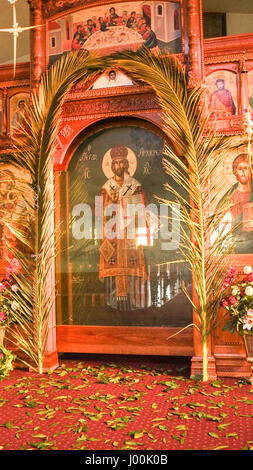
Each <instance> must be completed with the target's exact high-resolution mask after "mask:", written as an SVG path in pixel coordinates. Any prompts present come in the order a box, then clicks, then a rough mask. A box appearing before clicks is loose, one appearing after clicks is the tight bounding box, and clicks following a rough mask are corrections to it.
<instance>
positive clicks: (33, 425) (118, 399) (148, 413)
mask: <svg viewBox="0 0 253 470" xmlns="http://www.w3.org/2000/svg"><path fill="white" fill-rule="evenodd" d="M189 374H190V360H189V359H188V358H158V357H155V358H146V357H145V358H144V357H130V358H127V357H124V356H120V357H119V356H117V357H115V356H106V357H103V356H93V357H91V356H87V355H83V356H81V357H76V356H75V357H72V358H71V357H70V356H69V357H67V358H62V359H61V361H60V367H59V368H58V369H56V370H55V371H54V372H53V373H49V374H44V375H39V374H36V373H34V372H28V371H25V370H18V369H16V370H14V371H13V372H12V373H11V374H10V376H9V377H8V378H6V379H4V380H3V381H2V382H0V449H2V450H27V449H31V450H79V449H81V450H124V449H125V450H138V451H139V450H186V449H187V450H209V451H210V450H219V449H220V450H252V449H253V419H252V418H253V409H252V404H253V395H252V393H253V387H251V386H250V385H249V384H248V383H247V382H246V381H245V380H243V379H240V380H238V379H232V378H231V379H230V378H225V379H220V380H216V381H212V382H209V383H203V382H200V381H194V380H192V379H190V378H189Z"/></svg>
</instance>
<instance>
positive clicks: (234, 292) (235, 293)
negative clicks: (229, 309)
mask: <svg viewBox="0 0 253 470" xmlns="http://www.w3.org/2000/svg"><path fill="white" fill-rule="evenodd" d="M239 292H240V289H239V287H238V286H232V295H237V294H239Z"/></svg>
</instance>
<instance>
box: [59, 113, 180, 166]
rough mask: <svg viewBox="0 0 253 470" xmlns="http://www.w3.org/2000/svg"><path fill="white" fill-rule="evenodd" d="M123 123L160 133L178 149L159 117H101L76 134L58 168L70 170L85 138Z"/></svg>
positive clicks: (169, 143) (167, 142)
mask: <svg viewBox="0 0 253 470" xmlns="http://www.w3.org/2000/svg"><path fill="white" fill-rule="evenodd" d="M122 124H124V125H126V126H136V127H138V126H140V127H143V128H145V129H149V130H150V131H153V132H154V133H155V134H157V135H159V136H160V137H161V138H162V139H163V140H164V141H165V142H166V144H167V145H169V146H171V147H172V148H173V151H176V149H175V146H174V145H173V143H172V142H171V141H170V139H169V136H168V135H167V134H166V133H165V131H164V130H163V123H162V120H161V119H157V120H156V122H154V120H151V118H147V117H145V116H144V115H140V116H138V117H137V116H126V115H119V116H113V117H111V118H100V119H98V120H96V121H93V122H92V123H90V122H89V123H88V124H87V126H85V127H83V129H82V130H81V131H80V132H79V133H78V134H77V135H75V137H74V138H73V140H72V141H71V142H70V144H69V146H68V148H67V150H66V152H65V154H64V158H63V160H62V161H61V164H60V165H58V166H57V170H58V171H59V167H61V171H67V170H68V166H69V164H70V161H71V159H72V156H73V155H74V153H75V151H76V149H77V148H78V147H79V145H80V144H81V143H82V142H83V141H84V140H86V139H88V138H89V137H90V136H92V135H94V134H95V133H96V132H99V131H100V130H103V129H109V128H110V127H113V126H114V127H120V126H122Z"/></svg>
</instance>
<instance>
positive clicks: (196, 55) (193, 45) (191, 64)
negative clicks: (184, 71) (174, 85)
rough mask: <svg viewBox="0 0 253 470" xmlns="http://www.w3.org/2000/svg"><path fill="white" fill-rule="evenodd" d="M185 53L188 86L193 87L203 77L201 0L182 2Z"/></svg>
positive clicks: (185, 0)
mask: <svg viewBox="0 0 253 470" xmlns="http://www.w3.org/2000/svg"><path fill="white" fill-rule="evenodd" d="M184 9H185V27H186V34H185V53H186V63H187V64H188V78H189V86H190V87H194V86H195V85H197V84H198V83H199V82H200V81H202V80H203V77H204V59H203V23H202V2H201V0H184Z"/></svg>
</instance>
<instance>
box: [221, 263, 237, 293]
mask: <svg viewBox="0 0 253 470" xmlns="http://www.w3.org/2000/svg"><path fill="white" fill-rule="evenodd" d="M236 274H237V270H236V269H235V268H234V267H233V266H231V268H230V269H229V271H228V273H227V275H226V277H225V280H224V282H223V285H222V289H225V288H226V287H228V286H229V285H230V284H231V282H232V281H233V279H234V278H235V275H236Z"/></svg>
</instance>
